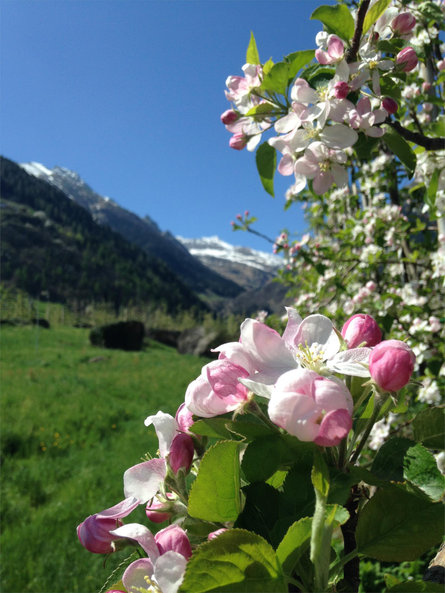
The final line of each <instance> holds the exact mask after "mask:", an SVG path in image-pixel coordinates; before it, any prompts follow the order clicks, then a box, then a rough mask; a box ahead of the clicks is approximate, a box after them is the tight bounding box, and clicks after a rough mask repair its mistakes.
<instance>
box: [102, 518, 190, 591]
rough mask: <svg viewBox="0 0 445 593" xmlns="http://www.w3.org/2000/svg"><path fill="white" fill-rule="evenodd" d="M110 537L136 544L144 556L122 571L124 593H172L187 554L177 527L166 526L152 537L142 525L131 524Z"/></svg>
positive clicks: (187, 544)
mask: <svg viewBox="0 0 445 593" xmlns="http://www.w3.org/2000/svg"><path fill="white" fill-rule="evenodd" d="M113 535H115V536H117V537H119V538H126V539H128V540H130V541H133V542H134V543H136V544H139V545H140V546H141V547H142V548H143V549H144V551H145V552H146V553H147V555H148V558H140V559H139V560H136V561H135V562H132V563H131V564H130V565H129V566H128V567H127V569H126V570H125V572H124V574H123V577H122V582H123V584H124V586H125V589H126V590H127V591H129V592H130V591H134V590H138V588H142V589H143V590H145V589H146V588H147V586H149V587H150V588H149V590H150V591H155V592H156V593H176V591H177V590H178V588H179V586H180V584H181V582H182V579H183V577H184V573H185V568H186V564H187V560H188V558H189V557H190V555H191V546H190V542H189V540H188V537H187V535H186V533H185V531H184V530H183V529H182V528H181V527H179V526H177V525H170V526H169V527H166V528H165V529H163V530H161V531H159V532H158V533H157V534H156V535H155V536H154V537H153V535H152V534H151V532H150V531H149V530H148V529H147V528H146V527H145V526H144V525H139V524H137V523H132V524H128V525H125V526H123V527H120V528H118V529H116V530H115V531H114V532H113Z"/></svg>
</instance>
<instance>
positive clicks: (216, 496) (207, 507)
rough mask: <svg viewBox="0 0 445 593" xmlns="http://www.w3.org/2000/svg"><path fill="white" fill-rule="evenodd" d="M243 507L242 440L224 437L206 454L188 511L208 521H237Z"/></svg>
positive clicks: (192, 492)
mask: <svg viewBox="0 0 445 593" xmlns="http://www.w3.org/2000/svg"><path fill="white" fill-rule="evenodd" d="M240 511H241V496H240V476H239V444H238V443H236V442H235V441H220V442H218V443H216V445H213V447H211V448H210V449H208V451H207V452H206V454H205V455H204V457H203V458H202V461H201V465H200V467H199V473H198V475H197V477H196V480H195V481H194V482H193V484H192V487H191V490H190V497H189V505H188V512H189V515H190V516H191V517H195V518H196V519H203V520H204V521H219V522H225V521H234V520H235V519H236V518H237V517H238V515H239V513H240Z"/></svg>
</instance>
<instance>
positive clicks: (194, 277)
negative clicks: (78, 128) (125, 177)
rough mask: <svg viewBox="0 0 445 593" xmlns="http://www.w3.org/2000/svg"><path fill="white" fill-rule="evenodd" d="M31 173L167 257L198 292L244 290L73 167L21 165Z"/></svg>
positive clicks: (209, 295) (101, 220)
mask: <svg viewBox="0 0 445 593" xmlns="http://www.w3.org/2000/svg"><path fill="white" fill-rule="evenodd" d="M21 167H23V168H24V169H25V170H26V171H27V172H28V173H30V174H32V175H34V176H36V177H38V178H40V179H44V180H46V181H47V182H49V183H51V184H52V185H54V186H56V187H58V188H60V189H62V190H63V191H64V192H65V193H66V194H67V195H68V196H69V197H70V198H71V199H72V200H74V201H75V202H77V203H78V204H79V205H81V206H82V207H84V208H86V209H87V210H88V211H89V212H90V213H91V215H92V216H93V218H94V220H95V221H96V222H98V223H99V224H102V225H107V226H109V227H110V228H111V229H113V230H114V231H116V232H118V233H120V234H121V235H122V236H123V237H125V238H126V239H127V240H128V241H131V242H132V243H134V244H135V245H138V246H139V247H141V248H142V249H143V250H144V251H146V252H147V253H148V254H150V255H152V256H154V257H157V258H159V259H161V260H163V261H164V262H165V263H166V264H167V265H168V266H169V267H170V269H171V270H172V271H173V272H174V273H175V274H177V275H178V276H179V277H180V278H181V280H182V281H183V282H184V283H185V284H186V285H187V286H189V287H190V288H191V289H192V290H193V291H194V292H196V293H198V294H200V295H203V296H204V297H207V298H209V299H212V298H214V297H215V296H216V297H224V298H228V297H234V296H237V295H238V294H240V293H241V292H242V291H243V289H242V288H241V287H240V286H239V285H238V284H237V283H236V282H234V281H233V280H231V279H227V278H224V277H222V276H221V275H219V274H217V273H215V272H214V271H213V270H212V269H209V268H208V267H207V266H205V265H204V264H203V263H201V262H200V261H199V259H197V258H195V257H193V255H191V254H190V253H189V251H188V250H187V249H185V248H184V246H183V245H182V244H181V243H180V242H179V241H178V240H176V239H175V238H174V237H173V235H171V234H170V233H168V232H162V231H161V230H160V229H159V227H158V225H157V224H156V223H155V222H154V221H153V220H151V219H150V218H149V217H148V216H146V217H144V218H140V217H139V216H137V215H136V214H134V213H132V212H130V211H129V210H126V209H125V208H122V207H121V206H119V205H118V204H117V203H116V202H114V201H113V200H111V199H109V198H105V197H103V196H101V195H99V194H98V193H96V192H95V191H94V190H93V189H91V187H90V186H89V185H87V184H86V183H85V182H84V181H83V180H82V179H81V177H80V176H79V175H78V174H77V173H75V172H73V171H70V170H69V169H65V168H62V167H54V168H53V169H47V168H46V167H44V166H43V165H41V164H40V163H35V162H34V163H24V164H22V165H21Z"/></svg>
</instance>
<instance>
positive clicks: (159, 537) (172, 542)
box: [155, 525, 192, 560]
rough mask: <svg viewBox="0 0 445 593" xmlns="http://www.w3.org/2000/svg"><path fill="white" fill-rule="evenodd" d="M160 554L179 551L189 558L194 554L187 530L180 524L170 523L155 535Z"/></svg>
mask: <svg viewBox="0 0 445 593" xmlns="http://www.w3.org/2000/svg"><path fill="white" fill-rule="evenodd" d="M155 541H156V543H157V545H158V548H159V552H160V554H161V555H162V554H165V552H170V551H172V552H178V554H181V555H182V556H184V558H186V559H187V560H188V559H189V558H190V556H191V555H192V547H191V545H190V541H189V538H188V537H187V534H186V532H185V531H184V530H183V529H182V527H179V526H178V525H169V526H168V527H166V528H165V529H161V531H158V533H157V534H156V535H155Z"/></svg>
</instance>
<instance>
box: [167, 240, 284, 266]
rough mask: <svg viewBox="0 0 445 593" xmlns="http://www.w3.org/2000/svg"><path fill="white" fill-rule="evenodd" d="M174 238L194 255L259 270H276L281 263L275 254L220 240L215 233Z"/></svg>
mask: <svg viewBox="0 0 445 593" xmlns="http://www.w3.org/2000/svg"><path fill="white" fill-rule="evenodd" d="M176 239H177V240H178V241H180V242H181V243H182V244H183V245H184V246H185V247H186V248H187V249H188V251H189V252H190V253H191V254H192V255H194V256H195V257H203V258H204V257H213V258H216V259H223V260H227V261H231V262H236V263H241V264H244V265H246V266H250V267H252V268H257V269H259V270H264V269H265V268H269V269H271V270H276V269H277V268H278V267H279V266H280V265H281V264H282V263H283V262H282V260H281V258H280V257H278V256H276V255H273V254H271V253H267V252H265V251H257V250H255V249H251V248H250V247H240V246H236V245H231V244H230V243H226V242H225V241H222V240H221V239H220V238H219V237H217V236H216V235H214V236H212V237H201V238H199V239H187V238H185V237H181V236H177V237H176Z"/></svg>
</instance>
